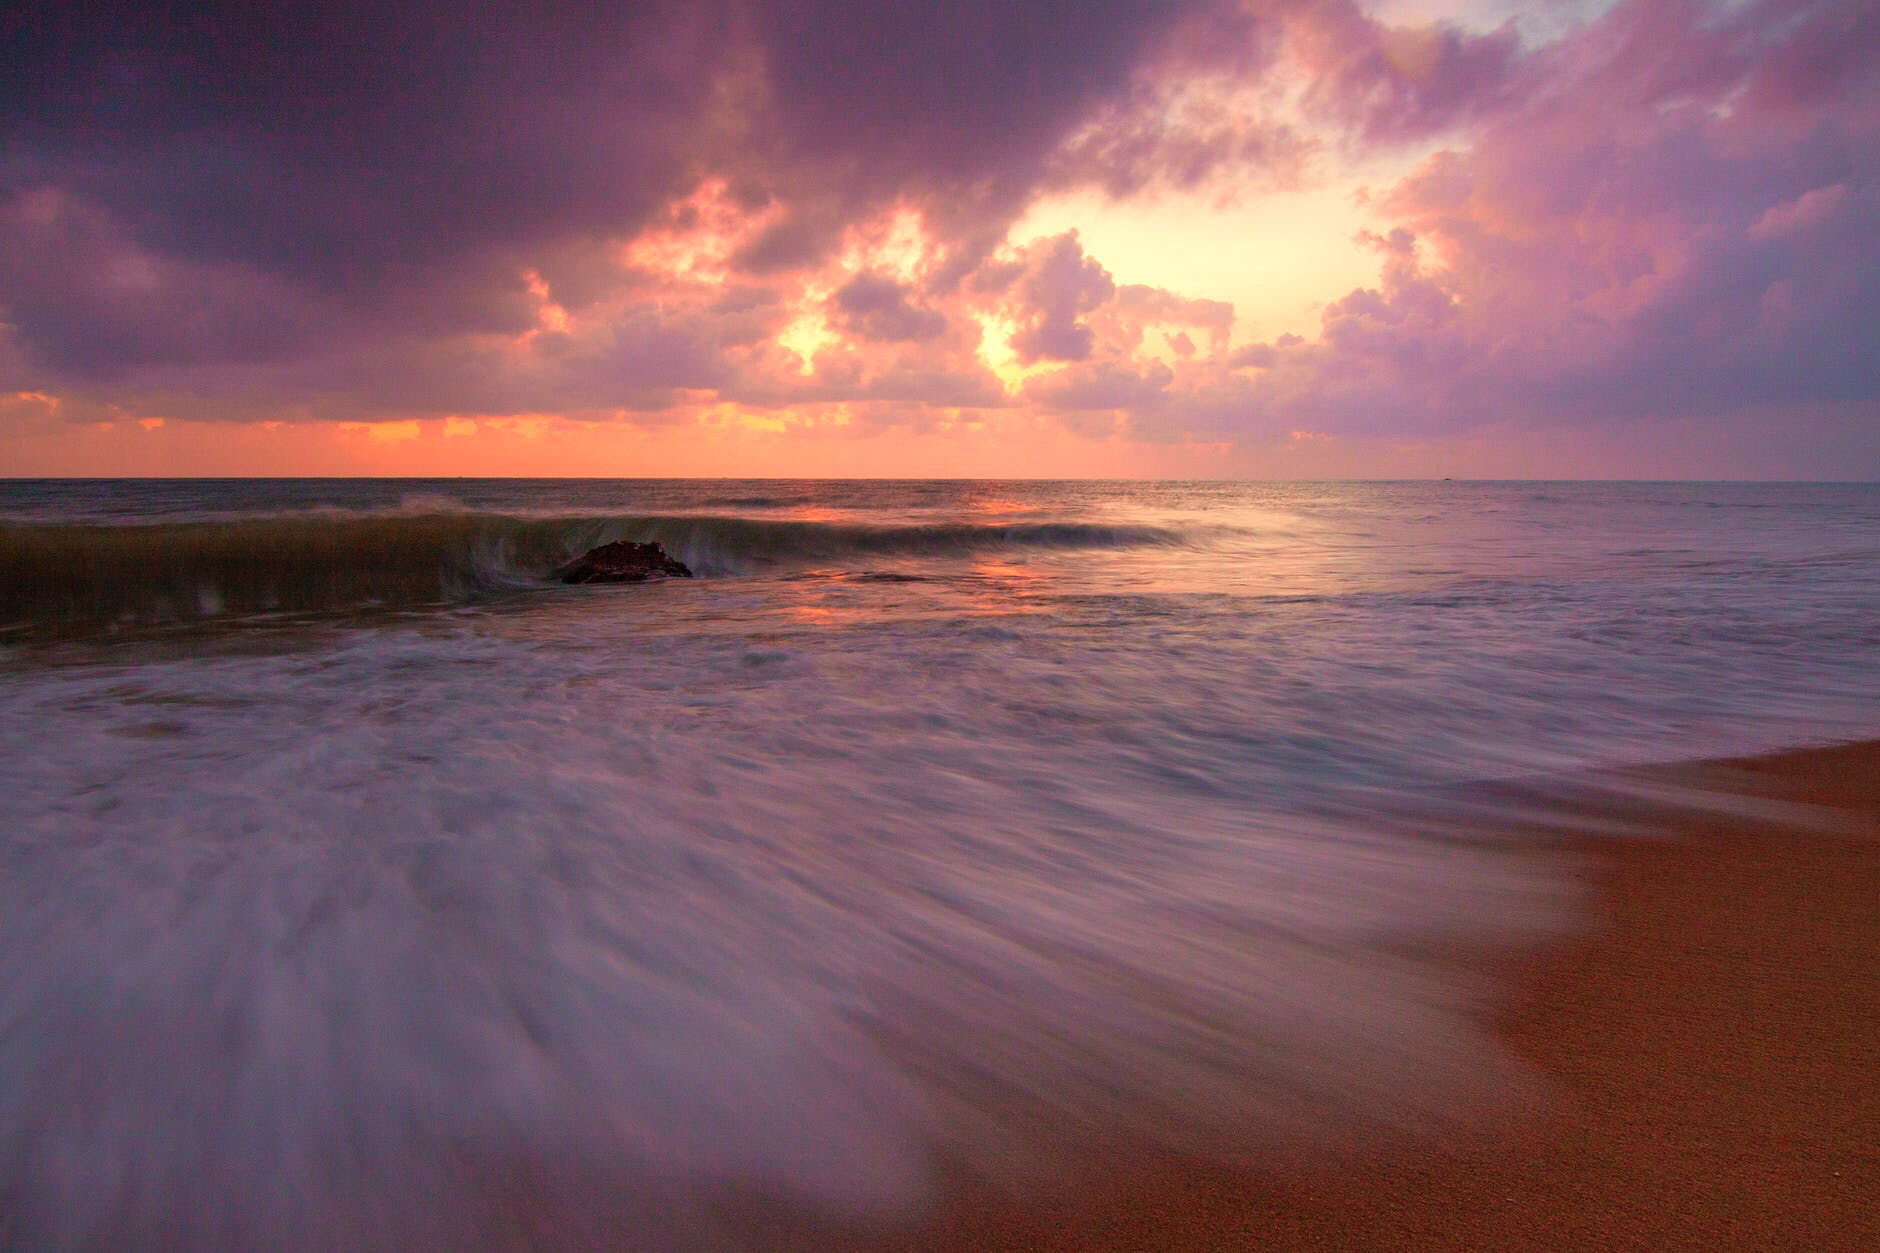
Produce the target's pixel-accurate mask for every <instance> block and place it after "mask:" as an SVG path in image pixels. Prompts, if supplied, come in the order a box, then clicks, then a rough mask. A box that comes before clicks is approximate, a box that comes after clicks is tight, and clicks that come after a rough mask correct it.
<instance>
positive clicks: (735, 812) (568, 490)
mask: <svg viewBox="0 0 1880 1253" xmlns="http://www.w3.org/2000/svg"><path fill="white" fill-rule="evenodd" d="M0 513H4V514H5V515H6V517H7V518H8V519H9V521H8V522H7V524H6V526H5V528H4V529H0V579H4V580H5V581H4V584H3V586H4V589H5V590H4V592H3V593H0V610H4V612H0V632H4V633H3V634H0V640H5V641H6V643H5V644H4V647H5V649H6V653H5V660H4V664H3V666H0V858H4V866H5V870H4V876H3V877H0V951H3V952H5V953H6V954H7V955H8V956H7V960H6V961H5V963H4V964H0V1243H4V1244H5V1245H6V1246H8V1247H18V1248H34V1249H39V1248H90V1247H138V1248H148V1247H187V1248H334V1247H347V1248H366V1247H382V1248H394V1247H396V1248H412V1247H430V1248H440V1249H441V1248H479V1247H537V1248H539V1247H549V1248H552V1247H557V1246H562V1247H587V1246H589V1245H592V1244H595V1243H602V1242H605V1241H606V1240H609V1239H613V1240H621V1241H624V1242H625V1243H626V1244H627V1245H628V1246H638V1247H647V1246H651V1247H701V1246H703V1247H733V1248H742V1247H749V1246H750V1244H751V1242H752V1239H753V1237H752V1235H751V1233H750V1232H749V1231H748V1230H745V1229H742V1228H740V1227H738V1226H737V1224H736V1223H735V1222H734V1221H733V1220H732V1219H730V1218H729V1217H727V1216H726V1211H725V1210H724V1207H723V1205H722V1204H720V1202H722V1200H723V1199H724V1198H725V1197H727V1196H740V1197H751V1196H756V1197H763V1198H767V1199H768V1200H769V1201H771V1202H773V1203H776V1204H780V1205H783V1206H786V1207H789V1208H791V1209H795V1210H798V1211H800V1212H802V1213H804V1214H806V1215H809V1216H812V1217H818V1218H826V1219H829V1220H833V1221H843V1220H848V1219H856V1218H866V1219H868V1220H870V1221H875V1222H892V1221H894V1220H895V1218H896V1217H897V1216H905V1215H911V1214H916V1213H918V1212H919V1211H920V1207H921V1206H922V1205H924V1204H928V1203H931V1200H932V1197H933V1189H934V1186H935V1178H936V1172H937V1171H938V1170H939V1169H940V1167H941V1165H942V1164H945V1165H947V1166H948V1167H949V1168H953V1169H964V1170H967V1171H970V1172H973V1173H977V1174H979V1175H981V1176H983V1177H986V1178H989V1179H992V1180H993V1181H994V1182H997V1183H1001V1184H1004V1185H1006V1186H1011V1187H1025V1186H1030V1185H1032V1184H1033V1183H1034V1182H1035V1181H1036V1180H1037V1179H1039V1178H1041V1177H1046V1176H1049V1175H1050V1174H1051V1172H1052V1171H1053V1170H1054V1169H1057V1168H1058V1166H1059V1165H1060V1164H1062V1163H1063V1162H1065V1161H1067V1160H1069V1159H1072V1158H1074V1157H1075V1155H1076V1150H1077V1149H1078V1148H1079V1147H1081V1146H1087V1145H1088V1144H1090V1143H1093V1142H1098V1141H1102V1142H1128V1141H1130V1140H1132V1139H1137V1138H1140V1139H1143V1140H1147V1141H1152V1142H1164V1143H1174V1144H1177V1145H1180V1146H1184V1147H1194V1148H1200V1149H1204V1150H1208V1151H1222V1152H1237V1151H1242V1150H1245V1149H1257V1148H1261V1147H1266V1146H1271V1145H1275V1144H1287V1143H1291V1142H1294V1141H1296V1140H1297V1139H1299V1138H1301V1137H1312V1136H1315V1135H1319V1134H1324V1133H1326V1132H1328V1131H1330V1130H1333V1129H1341V1130H1348V1129H1350V1128H1353V1127H1359V1128H1362V1127H1364V1126H1369V1125H1390V1126H1401V1127H1413V1128H1414V1127H1418V1126H1423V1125H1436V1124H1440V1123H1442V1122H1443V1121H1445V1120H1448V1119H1452V1118H1462V1117H1467V1116H1469V1111H1470V1110H1471V1109H1474V1108H1476V1107H1478V1106H1479V1105H1481V1104H1482V1103H1484V1102H1492V1101H1493V1099H1494V1098H1495V1096H1496V1093H1497V1092H1498V1090H1499V1089H1500V1087H1501V1085H1503V1084H1506V1083H1508V1082H1513V1081H1516V1078H1517V1077H1516V1076H1513V1075H1511V1073H1510V1072H1509V1071H1508V1069H1507V1067H1506V1066H1504V1065H1503V1063H1502V1062H1501V1060H1500V1059H1499V1058H1498V1057H1497V1056H1496V1054H1495V1052H1494V1049H1493V1047H1492V1045H1490V1044H1489V1043H1488V1042H1487V1041H1486V1040H1485V1039H1484V1038H1483V1037H1482V1035H1481V1033H1480V1030H1479V1028H1478V1027H1477V1026H1476V1025H1475V1021H1474V1018H1473V1017H1472V1015H1471V1012H1470V1011H1471V1009H1472V1005H1473V998H1474V997H1475V996H1476V995H1477V994H1478V992H1479V991H1480V989H1479V988H1476V987H1472V986H1469V985H1467V984H1465V983H1464V982H1462V981H1461V980H1460V978H1459V976H1458V975H1457V974H1456V973H1455V972H1454V971H1449V970H1444V969H1440V968H1437V967H1434V966H1431V965H1428V964H1425V963H1424V962H1422V961H1420V960H1419V959H1417V958H1416V957H1415V956H1413V954H1414V953H1415V952H1416V951H1417V950H1416V949H1415V947H1414V946H1413V945H1410V944H1407V943H1406V941H1413V940H1416V939H1418V938H1422V937H1427V936H1431V935H1436V934H1445V935H1448V934H1456V933H1462V934H1474V935H1478V936H1480V937H1482V938H1484V939H1491V940H1506V941H1509V942H1513V941H1518V940H1519V939H1520V938H1522V937H1524V936H1532V935H1534V934H1537V933H1540V932H1543V931H1545V930H1546V929H1547V928H1550V927H1553V926H1556V925H1559V924H1560V923H1561V922H1562V921H1563V920H1564V919H1567V918H1569V917H1570V916H1571V913H1570V910H1571V904H1572V902H1571V901H1570V899H1568V898H1567V897H1565V896H1564V894H1563V893H1562V891H1561V889H1560V887H1559V885H1558V884H1557V883H1556V882H1555V881H1554V880H1553V879H1552V878H1551V877H1550V875H1549V873H1548V864H1547V863H1546V862H1545V860H1542V859H1535V858H1532V857H1529V856H1527V855H1526V854H1525V853H1524V851H1523V848H1522V843H1521V840H1520V838H1519V837H1518V834H1517V833H1515V832H1514V831H1512V830H1507V831H1503V830H1498V829H1497V828H1496V827H1495V825H1494V824H1493V823H1490V824H1488V825H1487V826H1484V825H1483V824H1482V823H1481V822H1480V820H1479V815H1478V814H1476V813H1473V812H1464V809H1463V807H1462V805H1461V802H1459V801H1457V802H1454V803H1453V804H1451V803H1450V802H1447V801H1445V799H1444V797H1445V796H1447V795H1450V793H1449V792H1448V791H1447V790H1446V789H1451V788H1453V787H1454V786H1456V785H1467V784H1471V783H1475V782H1479V781H1483V780H1490V779H1507V778H1520V777H1524V776H1527V775H1531V774H1535V773H1541V772H1559V771H1565V770H1574V769H1581V768H1586V767H1591V766H1600V765H1613V764H1623V763H1628V762H1642V761H1649V760H1657V759H1662V758H1664V757H1666V756H1675V757H1696V756H1704V755H1710V754H1715V753H1722V752H1741V751H1751V750H1758V749H1767V748H1775V747H1780V746H1784V745H1789V744H1799V743H1806V742H1818V741H1824V740H1830V739H1836V738H1844V737H1849V736H1855V735H1870V734H1873V733H1875V732H1876V730H1880V700H1876V697H1880V677H1876V676H1877V675H1880V667H1875V666H1874V665H1873V664H1872V658H1873V656H1874V655H1875V646H1876V645H1877V644H1880V614H1876V612H1875V609H1876V601H1877V600H1880V597H1877V596H1876V591H1875V589H1876V588H1877V587H1880V489H1875V488H1873V487H1862V486H1855V487H1833V486H1780V485H1770V486H1760V485H1722V486H1701V485H1699V486H1692V485H1649V484H1645V485H1591V486H1588V485H1489V484H1403V485H1390V484H1379V485H1300V486H1277V485H1220V484H1193V485H1128V484H1125V485H1107V484H1006V483H911V484H819V483H748V482H734V483H706V482H700V483H635V482H628V483H500V484H492V483H448V482H437V483H259V484H254V483H249V484H173V483H172V484H130V485H123V484H120V485H83V484H50V485H48V484H9V485H4V486H0ZM615 538H634V539H657V540H659V541H660V542H662V543H664V544H665V545H666V546H667V547H668V549H669V550H671V551H672V552H674V553H675V554H676V555H678V556H680V557H681V558H682V559H684V560H686V561H687V562H688V563H690V564H692V565H693V566H694V568H695V569H696V570H698V572H699V573H700V574H701V576H702V577H700V578H697V579H693V580H689V581H675V582H669V583H661V584H652V585H645V586H635V587H621V588H562V587H559V586H554V585H550V584H548V583H546V582H544V581H543V579H542V577H541V576H542V574H543V572H544V571H546V570H547V569H548V568H550V567H551V566H552V565H553V564H554V563H555V562H556V561H559V560H561V559H563V558H565V557H566V556H569V555H572V554H573V553H576V552H579V551H580V550H581V549H582V548H584V547H586V546H588V545H590V544H593V543H599V542H602V541H604V540H609V539H615Z"/></svg>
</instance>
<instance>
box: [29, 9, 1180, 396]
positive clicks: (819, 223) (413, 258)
mask: <svg viewBox="0 0 1880 1253" xmlns="http://www.w3.org/2000/svg"><path fill="white" fill-rule="evenodd" d="M1178 8H1179V6H1178V5H1177V4H1175V3H1173V2H1172V0H1114V2H1112V3H1103V4H1094V5H1093V4H1071V3H1031V4H1012V3H991V2H983V3H967V4H953V5H931V4H925V3H899V4H881V3H865V2H863V0H840V2H836V0H825V2H821V3H816V2H810V3H790V4H776V5H761V4H750V3H742V2H740V0H688V2H686V3H676V2H666V0H661V2H658V3H641V4H592V3H589V4H559V5H548V6H539V5H534V4H527V5H524V4H514V3H497V4H491V5H478V6H462V5H458V4H442V3H407V4H401V5H395V6H392V5H383V4H360V3H318V4H305V3H301V4H291V3H290V4H274V5H257V4H249V3H214V2H209V3H196V4H138V5H111V4H92V5H75V4H66V3H59V4H39V5H32V4H29V5H26V6H17V7H13V8H11V9H10V10H9V12H8V14H7V16H6V17H5V18H0V22H4V24H5V25H4V28H3V29H4V35H5V42H6V46H7V49H8V60H9V63H10V64H9V71H8V73H7V74H6V75H5V76H0V199H4V200H5V201H6V202H7V203H8V204H10V205H11V206H12V214H13V217H15V218H17V217H18V216H19V213H20V212H21V206H22V205H23V204H24V203H25V199H26V197H29V196H31V195H33V194H35V193H44V192H48V191H53V192H57V193H59V194H60V195H61V196H62V197H64V203H66V204H68V205H69V206H70V207H69V209H68V210H67V212H68V215H69V216H70V218H71V220H70V221H68V222H67V223H65V224H64V225H62V226H61V227H60V228H59V229H58V231H55V232H51V233H48V232H46V231H41V232H40V233H39V235H38V236H36V237H34V238H30V239H29V238H26V237H25V236H21V235H15V237H14V238H13V240H11V241H10V244H11V246H10V247H9V248H8V249H7V250H6V255H5V256H4V257H0V267H4V268H0V302H3V303H4V304H5V305H6V307H7V308H8V310H9V316H10V319H11V320H12V321H13V322H14V324H15V325H16V326H17V327H18V331H17V334H18V335H19V337H20V339H21V341H22V343H23V344H24V346H25V347H26V349H27V350H28V351H29V352H30V353H32V354H34V355H36V356H37V357H38V358H39V359H40V360H42V361H43V362H44V363H45V364H46V365H47V366H48V367H49V368H52V369H54V370H56V371H57V372H58V373H60V374H61V375H69V376H76V377H100V376H105V375H110V374H113V373H117V372H122V371H123V370H125V369H127V368H132V367H135V366H137V365H140V364H143V363H145V362H148V361H151V360H154V359H158V358H163V359H166V360H168V361H170V362H171V363H185V362H188V361H192V360H221V359H227V358H243V359H248V360H267V359H271V358H274V357H279V356H284V355H293V354H295V353H304V352H310V351H324V350H330V349H331V348H332V347H333V346H334V344H335V343H336V342H337V341H343V340H344V339H345V338H346V337H347V336H349V335H356V334H358V333H359V332H360V328H361V326H362V325H367V326H370V327H372V328H374V329H373V330H372V331H371V332H370V333H371V334H372V335H374V336H382V335H383V334H384V333H387V332H388V331H389V332H391V333H403V332H410V331H419V330H425V331H434V330H443V331H453V330H454V331H479V330H487V331H503V330H506V329H514V328H515V326H516V318H517V311H518V308H519V307H520V304H521V302H520V297H521V288H522V281H521V279H520V278H519V276H518V275H519V270H520V268H521V267H522V266H524V265H530V266H534V265H535V261H536V258H537V257H538V256H542V257H544V258H545V263H544V264H542V265H540V266H539V267H536V268H538V269H539V270H540V272H541V273H543V274H544V275H551V273H552V275H553V278H552V281H553V282H554V286H555V288H556V291H557V296H558V298H560V296H561V293H562V292H563V291H564V290H567V291H569V298H570V299H572V300H575V301H576V302H579V300H580V296H581V294H582V293H580V292H579V291H578V290H575V289H577V288H578V287H579V285H580V283H579V277H578V275H579V272H580V270H581V267H580V265H579V264H578V263H577V264H567V263H566V261H567V259H569V258H580V257H582V256H583V255H584V253H592V252H594V251H595V250H596V247H597V245H600V244H603V243H604V242H605V241H607V240H610V239H616V240H617V239H622V238H626V237H630V236H631V235H632V234H633V233H634V232H635V230H636V229H637V228H638V227H640V226H641V225H642V224H644V223H646V222H647V221H648V220H649V219H651V218H652V217H653V215H654V214H655V213H656V212H658V211H659V210H661V209H662V208H663V207H664V206H665V205H666V204H667V203H668V202H669V201H670V200H671V199H672V198H673V197H674V196H675V195H679V194H683V193H684V192H685V191H686V190H687V189H689V188H690V187H691V186H693V185H694V184H695V183H696V181H697V179H698V178H699V177H701V176H702V175H704V174H706V173H709V172H715V171H720V170H723V171H729V172H731V173H733V174H735V175H736V176H737V178H738V186H737V192H738V194H740V195H743V196H745V197H746V198H747V199H748V200H750V201H751V202H752V203H759V202H762V201H764V200H766V199H768V198H770V197H772V196H775V195H778V194H783V195H787V196H788V197H789V198H790V204H789V208H788V211H787V212H785V213H784V214H783V215H782V216H781V218H780V219H779V220H778V221H776V222H775V223H774V224H773V226H772V227H771V228H770V229H769V230H768V231H767V232H766V233H765V234H764V235H763V236H762V237H760V238H759V239H758V240H756V241H755V242H754V243H753V244H752V245H751V246H749V247H748V248H747V249H746V251H745V253H744V255H742V256H741V257H740V258H739V259H738V260H739V264H741V265H743V266H745V267H747V268H749V269H751V270H753V271H756V272H771V271H775V270H777V269H779V268H784V267H788V266H792V265H798V264H802V263H805V262H808V261H813V260H815V259H816V258H817V257H818V256H819V255H820V253H821V252H822V251H823V250H824V249H826V248H827V247H828V246H829V245H830V243H831V242H832V240H833V239H834V238H835V237H836V236H837V234H839V231H840V229H841V228H842V226H843V225H844V224H845V223H846V222H847V221H849V220H850V219H851V217H852V216H853V215H854V214H855V213H857V212H860V211H862V210H864V209H865V208H867V207H868V206H871V205H876V204H879V203H881V202H883V201H884V200H886V199H888V198H891V197H894V196H896V195H902V194H910V195H919V194H924V193H927V192H931V191H935V190H936V189H942V188H944V189H950V191H951V192H952V193H953V194H952V195H951V196H950V198H949V201H948V203H949V204H950V205H951V206H952V212H953V215H954V216H955V217H956V218H958V219H960V220H958V221H956V222H955V223H954V227H955V229H957V230H959V231H965V232H970V231H972V230H973V229H976V228H977V229H980V230H981V233H982V234H986V233H987V232H992V231H996V230H997V229H999V228H1002V226H1003V222H1004V216H1002V215H1009V213H1010V212H1012V211H1015V210H1016V208H1017V207H1018V206H1019V204H1020V202H1021V201H1022V199H1023V197H1024V194H1025V192H1026V190H1027V188H1028V187H1029V186H1030V184H1031V182H1032V181H1033V180H1034V179H1035V178H1036V175H1037V168H1036V167H1037V164H1038V162H1039V161H1040V160H1041V159H1042V157H1043V155H1044V154H1045V153H1047V152H1048V151H1049V149H1050V148H1051V147H1052V145H1053V144H1055V143H1056V142H1057V141H1058V140H1059V139H1060V138H1061V137H1062V135H1063V134H1064V132H1065V131H1066V129H1067V128H1068V127H1070V126H1071V125H1072V124H1074V122H1075V121H1076V120H1077V118H1078V117H1079V115H1080V113H1081V112H1082V111H1083V110H1084V109H1086V108H1087V107H1088V106H1089V104H1090V102H1091V101H1092V100H1093V99H1095V98H1096V97H1097V96H1099V95H1100V94H1101V93H1103V92H1104V91H1106V90H1109V89H1111V88H1113V87H1115V86H1116V84H1117V83H1118V82H1119V81H1120V79H1121V77H1122V76H1123V75H1125V74H1126V73H1127V71H1128V69H1129V67H1130V66H1131V64H1132V63H1133V60H1134V58H1136V57H1137V56H1138V55H1139V54H1140V52H1141V50H1142V49H1143V48H1144V47H1145V46H1147V45H1149V44H1151V43H1153V40H1154V39H1155V37H1156V35H1157V33H1158V32H1159V31H1160V30H1162V29H1163V28H1165V27H1166V26H1167V25H1168V23H1169V22H1170V21H1171V20H1172V18H1173V16H1174V15H1175V14H1176V12H1177V10H1178ZM976 214H990V215H991V217H992V218H993V219H995V220H993V221H992V222H990V224H978V223H974V222H969V221H966V220H965V219H966V218H969V217H972V216H973V215H976ZM81 220H82V221H83V222H84V223H86V225H83V226H82V227H81V226H80V225H76V223H79V222H81ZM988 238H990V235H988ZM105 239H109V240H111V241H112V248H111V249H110V250H105V249H103V248H102V246H101V244H100V241H102V240H105ZM48 247H52V248H54V249H55V251H54V252H50V253H49V252H48V251H47V249H48ZM60 247H64V248H65V250H64V251H63V252H59V251H56V250H57V249H58V248H60ZM22 251H24V252H31V253H35V254H37V256H36V258H35V257H22V256H20V255H19V254H20V253H21V252H22ZM558 260H559V261H562V262H564V263H563V264H560V265H559V266H557V265H556V264H555V263H556V262H557V261H558ZM126 266H132V267H136V266H143V267H146V268H149V267H153V266H154V267H155V268H157V269H159V270H161V271H162V272H163V276H164V282H165V284H166V285H167V288H168V289H170V290H167V291H166V293H165V294H163V295H160V296H145V297H140V298H139V299H137V300H133V301H129V302H125V301H123V300H120V299H119V298H118V296H117V294H116V293H115V291H114V290H113V284H112V280H111V275H112V273H113V272H114V271H117V270H122V269H124V268H125V267H126ZM48 267H59V268H63V269H64V270H66V271H67V272H69V273H70V274H71V275H72V277H73V282H72V284H71V287H70V290H69V291H68V292H66V293H65V294H64V295H63V296H62V297H61V298H60V299H58V300H49V299H47V298H46V296H47V284H46V282H45V281H44V271H45V270H46V269H47V268H48ZM587 272H589V273H592V272H593V271H592V269H591V268H590V269H588V271H587ZM601 272H602V273H603V274H606V269H605V267H604V266H603V267H602V270H601ZM191 275H195V276H196V279H197V281H193V282H192V281H190V277H189V276H191ZM609 277H612V276H609ZM564 279H565V281H564ZM185 288H187V289H189V290H184V289H185ZM261 293H268V294H267V296H266V298H265V299H263V298H262V296H261ZM261 304H266V305H267V306H268V307H267V309H266V310H265V311H258V309H259V306H260V305H261ZM243 310H248V311H250V315H244V313H243V312H242V311H243ZM142 323H149V324H150V325H140V324H142ZM159 323H161V324H162V325H157V324H159ZM100 328H102V333H99V332H100Z"/></svg>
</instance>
